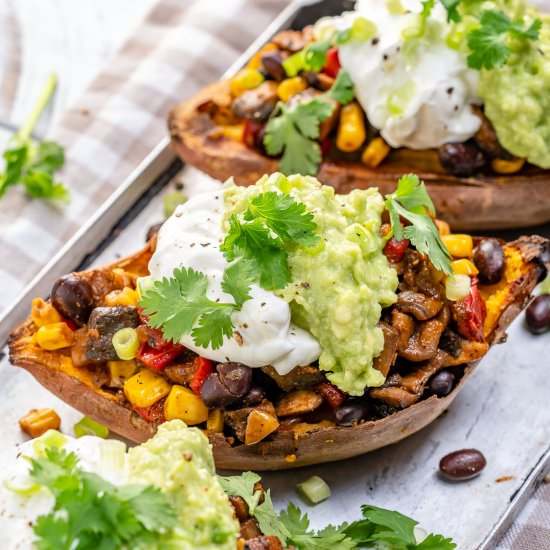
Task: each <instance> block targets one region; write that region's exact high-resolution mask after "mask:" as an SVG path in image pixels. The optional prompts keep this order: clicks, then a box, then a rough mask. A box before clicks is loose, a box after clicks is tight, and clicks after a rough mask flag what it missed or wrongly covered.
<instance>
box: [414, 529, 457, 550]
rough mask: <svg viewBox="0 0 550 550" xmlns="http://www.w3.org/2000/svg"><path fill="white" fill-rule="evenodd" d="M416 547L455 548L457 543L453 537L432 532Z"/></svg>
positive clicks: (425, 549) (421, 549)
mask: <svg viewBox="0 0 550 550" xmlns="http://www.w3.org/2000/svg"><path fill="white" fill-rule="evenodd" d="M414 548H415V550H453V548H456V544H455V543H454V542H453V540H452V539H448V538H445V537H444V536H443V535H434V534H433V533H431V534H429V535H428V536H427V537H426V538H425V539H424V540H423V541H422V542H421V543H420V544H417V545H416V546H415V547H414Z"/></svg>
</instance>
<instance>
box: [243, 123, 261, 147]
mask: <svg viewBox="0 0 550 550" xmlns="http://www.w3.org/2000/svg"><path fill="white" fill-rule="evenodd" d="M262 128H263V124H261V123H260V122H257V121H255V120H250V119H247V120H246V122H245V124H244V130H243V141H244V143H245V144H246V145H248V147H256V146H257V143H258V135H259V133H260V130H261V129H262Z"/></svg>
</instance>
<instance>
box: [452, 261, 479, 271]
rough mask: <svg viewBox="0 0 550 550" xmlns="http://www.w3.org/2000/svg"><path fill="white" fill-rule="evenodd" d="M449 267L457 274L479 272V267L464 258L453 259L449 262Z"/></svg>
mask: <svg viewBox="0 0 550 550" xmlns="http://www.w3.org/2000/svg"><path fill="white" fill-rule="evenodd" d="M451 267H452V269H453V273H456V274H457V275H477V274H478V273H479V269H478V268H477V267H476V266H475V264H474V263H473V262H472V261H470V260H467V259H466V258H462V259H460V260H454V261H453V262H451Z"/></svg>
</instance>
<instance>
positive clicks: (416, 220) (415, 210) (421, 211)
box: [386, 174, 452, 275]
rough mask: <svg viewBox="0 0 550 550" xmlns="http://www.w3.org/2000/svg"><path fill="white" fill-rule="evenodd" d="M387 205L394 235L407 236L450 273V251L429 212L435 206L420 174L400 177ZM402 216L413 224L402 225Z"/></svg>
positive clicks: (436, 265)
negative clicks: (420, 178)
mask: <svg viewBox="0 0 550 550" xmlns="http://www.w3.org/2000/svg"><path fill="white" fill-rule="evenodd" d="M386 209H387V211H388V213H389V215H390V221H391V225H392V230H393V236H394V237H395V238H396V239H397V240H398V241H401V240H403V238H407V239H409V240H410V241H411V243H412V244H413V246H414V247H415V248H416V249H417V250H418V252H420V253H421V254H426V255H427V256H428V257H429V258H430V261H431V262H432V264H433V265H434V267H435V268H436V269H439V270H441V271H443V272H444V273H446V274H447V275H450V274H451V273H452V268H451V255H450V254H449V251H448V250H447V247H446V246H445V245H444V244H443V241H442V240H441V237H440V235H439V231H438V229H437V227H436V225H435V223H434V222H433V220H432V218H431V217H430V214H431V215H432V216H434V215H435V208H434V205H433V203H432V200H431V199H430V197H429V195H428V191H427V190H426V186H425V185H424V183H423V182H421V181H420V180H419V178H418V176H416V175H414V174H407V175H405V176H402V177H401V178H399V181H398V182H397V189H396V190H395V191H394V192H393V193H391V194H389V195H386ZM401 217H403V218H405V219H406V220H407V221H409V222H410V224H411V225H407V226H406V227H403V224H402V223H401Z"/></svg>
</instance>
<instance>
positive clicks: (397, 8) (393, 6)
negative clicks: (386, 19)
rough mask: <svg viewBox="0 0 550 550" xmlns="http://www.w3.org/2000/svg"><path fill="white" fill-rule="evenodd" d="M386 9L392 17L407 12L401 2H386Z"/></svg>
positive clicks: (392, 0) (387, 0) (396, 0)
mask: <svg viewBox="0 0 550 550" xmlns="http://www.w3.org/2000/svg"><path fill="white" fill-rule="evenodd" d="M386 8H387V10H388V11H389V12H390V13H391V14H392V15H399V14H401V13H405V12H406V11H407V10H405V8H404V7H403V4H402V3H401V0H386Z"/></svg>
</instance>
